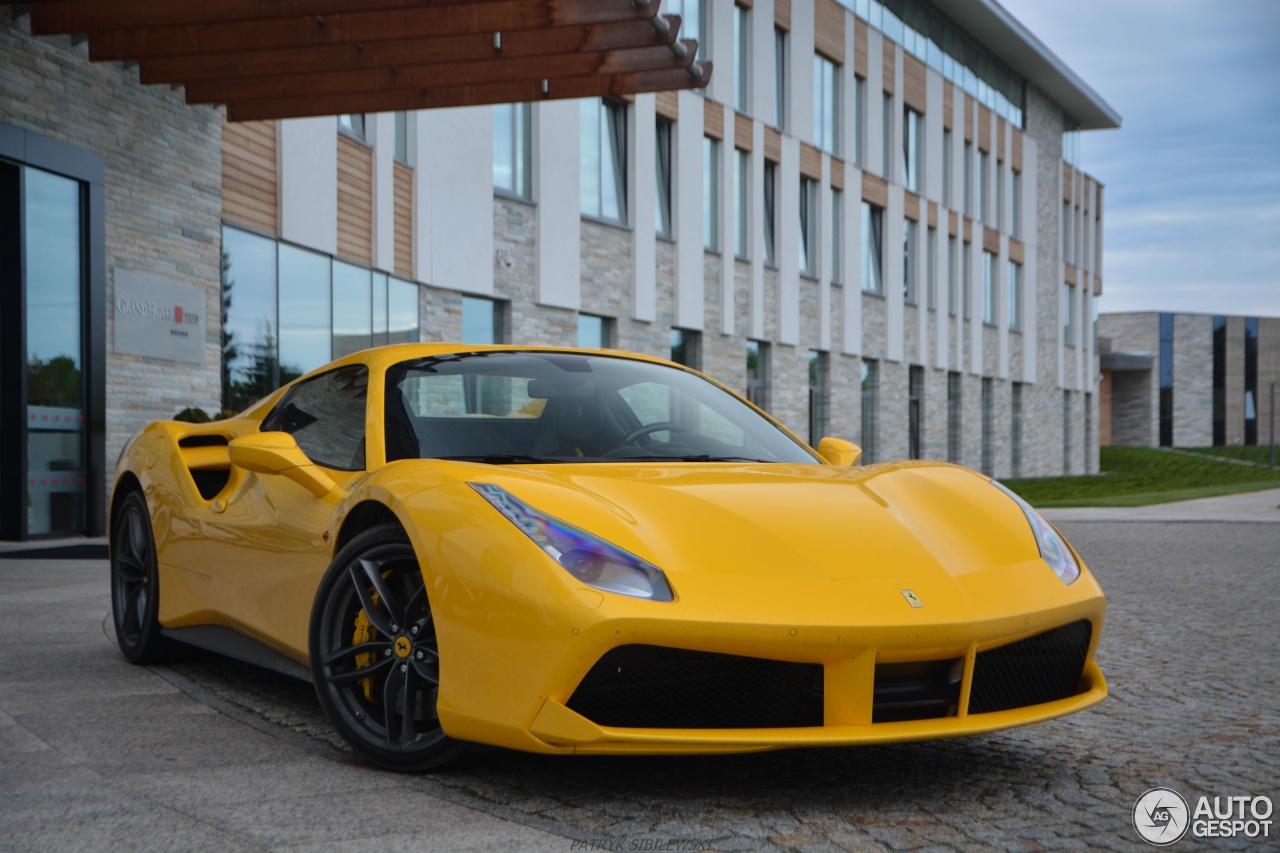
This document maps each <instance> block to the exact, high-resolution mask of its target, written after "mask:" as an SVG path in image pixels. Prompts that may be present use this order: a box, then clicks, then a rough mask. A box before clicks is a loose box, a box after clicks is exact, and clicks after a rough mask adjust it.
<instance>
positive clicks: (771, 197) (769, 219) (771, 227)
mask: <svg viewBox="0 0 1280 853" xmlns="http://www.w3.org/2000/svg"><path fill="white" fill-rule="evenodd" d="M777 195H778V164H777V163H774V162H773V161H772V160H765V161H764V210H763V211H762V212H763V213H764V216H763V217H761V219H762V220H763V221H764V262H765V264H767V265H768V266H775V265H776V264H777V263H778V253H777V239H778V216H777V211H778V207H777Z"/></svg>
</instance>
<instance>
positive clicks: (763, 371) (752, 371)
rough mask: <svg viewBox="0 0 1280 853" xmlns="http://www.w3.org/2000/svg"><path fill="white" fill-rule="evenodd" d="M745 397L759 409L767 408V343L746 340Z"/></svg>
mask: <svg viewBox="0 0 1280 853" xmlns="http://www.w3.org/2000/svg"><path fill="white" fill-rule="evenodd" d="M746 397H747V399H748V400H750V401H751V402H752V403H755V404H756V405H757V406H759V407H760V408H761V409H765V410H768V408H769V345H768V344H762V343H760V342H759V341H747V394H746Z"/></svg>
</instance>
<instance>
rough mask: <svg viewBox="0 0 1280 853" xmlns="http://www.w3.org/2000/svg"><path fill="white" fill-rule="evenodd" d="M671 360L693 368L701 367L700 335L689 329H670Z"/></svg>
mask: <svg viewBox="0 0 1280 853" xmlns="http://www.w3.org/2000/svg"><path fill="white" fill-rule="evenodd" d="M671 360H672V361H674V362H675V363H676V364H683V365H684V366H685V367H692V368H693V369H694V370H698V369H699V368H701V367H702V335H701V334H699V333H698V332H695V331H691V330H689V329H672V330H671Z"/></svg>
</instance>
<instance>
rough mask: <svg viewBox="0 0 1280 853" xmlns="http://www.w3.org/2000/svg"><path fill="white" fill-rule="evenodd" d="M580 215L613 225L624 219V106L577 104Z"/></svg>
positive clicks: (591, 100) (595, 100) (603, 102)
mask: <svg viewBox="0 0 1280 853" xmlns="http://www.w3.org/2000/svg"><path fill="white" fill-rule="evenodd" d="M578 111H579V115H578V121H579V123H578V133H579V137H578V143H579V154H580V158H581V164H582V165H581V184H580V197H581V207H582V213H584V214H585V215H587V216H596V217H599V218H601V219H611V220H614V221H615V222H625V221H626V217H627V151H626V145H627V132H626V121H627V112H626V105H625V104H623V103H620V102H618V101H608V100H603V99H599V98H585V99H583V100H581V101H579V102H578Z"/></svg>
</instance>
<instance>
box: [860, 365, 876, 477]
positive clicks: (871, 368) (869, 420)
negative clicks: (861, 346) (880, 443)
mask: <svg viewBox="0 0 1280 853" xmlns="http://www.w3.org/2000/svg"><path fill="white" fill-rule="evenodd" d="M879 396H880V363H879V362H878V361H875V360H873V359H869V358H868V359H863V360H862V461H863V463H864V464H868V465H869V464H871V463H872V462H875V461H876V407H877V403H878V398H879Z"/></svg>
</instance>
